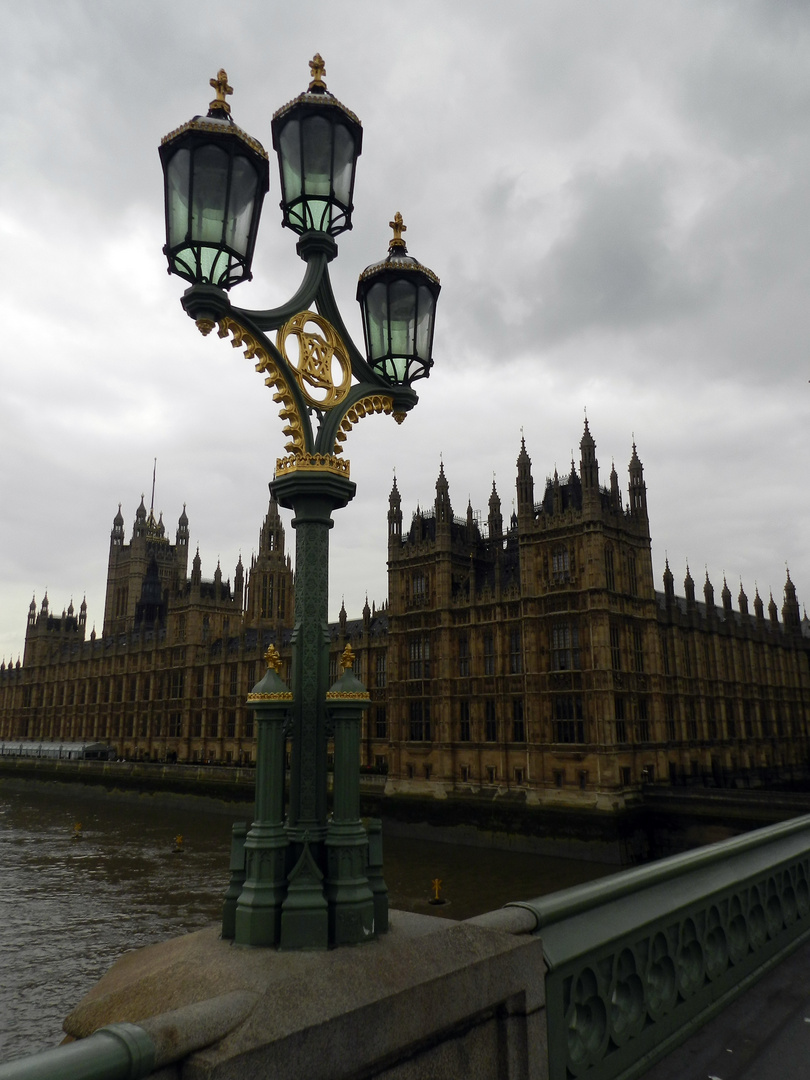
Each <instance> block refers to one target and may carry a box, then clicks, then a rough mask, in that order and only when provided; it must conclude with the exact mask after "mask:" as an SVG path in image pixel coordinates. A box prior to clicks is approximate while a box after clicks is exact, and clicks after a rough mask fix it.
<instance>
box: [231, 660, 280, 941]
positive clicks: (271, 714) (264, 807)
mask: <svg viewBox="0 0 810 1080" xmlns="http://www.w3.org/2000/svg"><path fill="white" fill-rule="evenodd" d="M265 659H266V660H267V664H268V667H267V672H266V673H265V676H264V678H263V679H262V680H261V681H260V682H258V683H257V684H256V685H255V686H254V687H253V690H252V691H251V692H250V694H249V695H248V708H249V709H252V710H253V711H254V713H255V716H256V724H257V727H258V732H257V736H256V741H257V756H256V819H255V821H254V822H253V824H252V825H251V827H250V831H249V832H248V834H247V838H246V840H245V883H244V885H243V886H242V892H241V894H240V896H239V899H238V901H237V903H236V914H235V920H234V935H233V936H234V940H235V942H236V944H237V945H278V944H279V942H280V939H281V908H282V903H283V901H284V897H285V894H286V879H287V848H288V846H289V838H288V836H287V832H286V830H285V828H284V764H285V762H284V743H285V740H284V722H285V720H286V718H287V716H288V714H289V711H290V708H291V706H292V694H291V693H290V690H289V688H288V687H287V686H286V685H285V684H284V683H283V682H282V680H281V678H280V677H279V674H278V672H277V671H276V666H278V664H279V658H278V653H277V652H276V651H275V649H274V648H272V647H271V648H269V649H268V650H267V654H266V657H265ZM222 936H223V937H225V928H224V924H223V935H222Z"/></svg>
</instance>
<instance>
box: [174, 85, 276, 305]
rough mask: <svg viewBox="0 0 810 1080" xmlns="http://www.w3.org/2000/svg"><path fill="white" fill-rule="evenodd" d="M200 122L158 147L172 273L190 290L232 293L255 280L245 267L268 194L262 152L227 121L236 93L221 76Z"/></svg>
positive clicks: (194, 121)
mask: <svg viewBox="0 0 810 1080" xmlns="http://www.w3.org/2000/svg"><path fill="white" fill-rule="evenodd" d="M211 86H213V87H214V89H215V90H216V92H217V96H216V98H215V99H214V101H212V102H211V104H210V106H209V108H208V115H207V116H205V117H202V116H195V117H194V118H193V119H192V120H189V121H188V123H186V124H183V126H182V127H179V128H177V130H176V131H173V132H171V134H170V135H167V136H166V137H165V138H164V139H163V140H162V142H161V144H160V160H161V163H162V165H163V173H164V180H165V202H166V245H165V247H164V248H163V251H164V253H165V254H166V256H167V258H168V260H169V272H170V273H174V274H178V275H179V276H180V277H182V278H185V279H186V281H190V282H192V284H208V285H216V286H218V287H219V288H222V289H230V288H231V286H232V285H236V284H238V282H240V281H244V280H245V278H247V279H248V280H249V279H250V278H251V277H252V275H251V272H250V264H251V261H252V259H253V248H254V247H255V244H256V233H257V232H258V229H259V216H260V214H261V212H262V200H263V199H264V196H265V195H266V194H267V189H268V186H269V173H270V168H269V165H268V161H267V151H266V150H265V149H264V147H263V146H262V145H261V143H259V142H257V141H256V140H255V139H252V138H251V137H250V135H247V134H245V132H244V131H242V130H241V128H238V127H237V126H236V124H234V122H233V120H232V119H231V107H230V105H229V104H228V102H227V101H226V100H225V95H226V94H232V93H233V90H232V89H231V87H230V86H228V76H227V75H226V74H225V72H224V71H220V72H219V74H218V75H217V77H216V79H211Z"/></svg>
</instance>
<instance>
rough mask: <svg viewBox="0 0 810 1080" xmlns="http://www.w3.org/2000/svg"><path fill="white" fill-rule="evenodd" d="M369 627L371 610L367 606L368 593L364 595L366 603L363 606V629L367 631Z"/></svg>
mask: <svg viewBox="0 0 810 1080" xmlns="http://www.w3.org/2000/svg"><path fill="white" fill-rule="evenodd" d="M370 626H371V608H370V607H369V606H368V593H366V602H365V604H363V629H364V630H368V628H369V627H370Z"/></svg>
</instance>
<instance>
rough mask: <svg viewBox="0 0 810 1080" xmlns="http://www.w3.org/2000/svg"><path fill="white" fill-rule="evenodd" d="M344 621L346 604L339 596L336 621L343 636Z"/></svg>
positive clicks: (344, 632) (344, 629)
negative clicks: (338, 609)
mask: <svg viewBox="0 0 810 1080" xmlns="http://www.w3.org/2000/svg"><path fill="white" fill-rule="evenodd" d="M346 621H347V616H346V604H345V601H344V600H343V598H341V601H340V612H339V614H338V622H339V623H340V632H341V634H342V635H343V637H345V636H346Z"/></svg>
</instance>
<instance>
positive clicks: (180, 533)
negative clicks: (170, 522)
mask: <svg viewBox="0 0 810 1080" xmlns="http://www.w3.org/2000/svg"><path fill="white" fill-rule="evenodd" d="M175 540H176V543H177V546H178V547H188V515H187V514H186V504H185V503H183V512H182V513H181V515H180V517H179V518H178V519H177V533H176V534H175ZM186 557H188V556H186Z"/></svg>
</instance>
